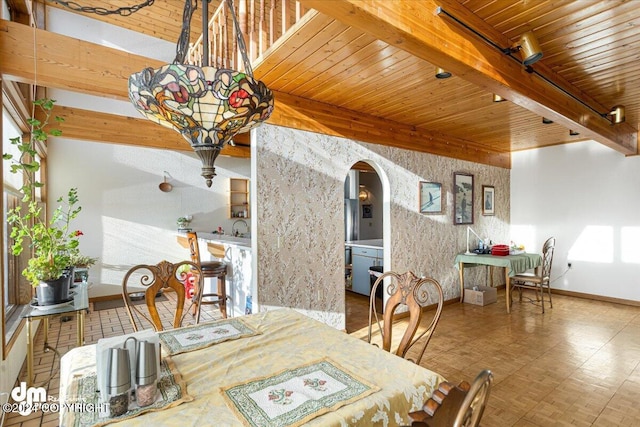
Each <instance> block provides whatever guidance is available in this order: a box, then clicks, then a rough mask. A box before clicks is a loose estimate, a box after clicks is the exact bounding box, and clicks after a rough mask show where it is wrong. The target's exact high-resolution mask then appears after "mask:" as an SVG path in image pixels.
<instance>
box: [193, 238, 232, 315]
mask: <svg viewBox="0 0 640 427" xmlns="http://www.w3.org/2000/svg"><path fill="white" fill-rule="evenodd" d="M187 241H188V242H189V252H190V256H191V262H193V263H194V264H196V265H197V266H198V267H199V269H200V271H201V275H202V279H203V281H202V283H204V279H210V278H212V279H216V281H217V291H216V292H210V293H204V288H203V287H199V288H198V287H196V289H195V294H196V296H197V297H196V298H194V301H195V306H194V308H195V310H196V319H197V320H198V321H200V312H201V310H202V305H203V304H217V305H218V307H219V308H220V314H222V318H224V319H226V318H227V299H228V297H227V286H226V279H227V264H226V263H224V262H222V261H204V262H203V261H202V259H201V257H200V246H199V245H198V235H197V234H196V233H195V232H191V231H190V232H188V233H187Z"/></svg>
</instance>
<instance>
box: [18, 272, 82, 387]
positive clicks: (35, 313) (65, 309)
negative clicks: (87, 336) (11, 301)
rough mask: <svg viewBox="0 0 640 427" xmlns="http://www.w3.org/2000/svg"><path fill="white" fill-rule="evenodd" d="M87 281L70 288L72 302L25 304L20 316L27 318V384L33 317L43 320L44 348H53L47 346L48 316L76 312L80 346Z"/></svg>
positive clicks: (31, 356)
mask: <svg viewBox="0 0 640 427" xmlns="http://www.w3.org/2000/svg"><path fill="white" fill-rule="evenodd" d="M87 287H88V285H87V283H84V282H83V283H80V284H78V285H77V286H76V287H75V288H73V289H71V290H72V291H73V292H74V295H73V303H71V302H69V303H68V304H65V305H61V306H56V307H54V308H50V309H46V310H45V309H41V308H33V307H31V306H26V307H25V308H24V309H23V310H22V313H21V314H20V317H22V318H23V319H27V385H29V386H30V385H32V383H33V338H34V337H33V332H32V330H31V323H32V322H33V320H34V319H42V320H43V321H44V350H45V351H47V350H55V349H54V348H52V347H50V346H49V342H48V335H49V318H51V317H53V316H58V315H62V314H67V313H73V312H75V313H76V320H77V323H76V345H77V346H78V347H81V346H82V345H83V344H84V314H85V311H87V310H88V309H89V294H88V292H87Z"/></svg>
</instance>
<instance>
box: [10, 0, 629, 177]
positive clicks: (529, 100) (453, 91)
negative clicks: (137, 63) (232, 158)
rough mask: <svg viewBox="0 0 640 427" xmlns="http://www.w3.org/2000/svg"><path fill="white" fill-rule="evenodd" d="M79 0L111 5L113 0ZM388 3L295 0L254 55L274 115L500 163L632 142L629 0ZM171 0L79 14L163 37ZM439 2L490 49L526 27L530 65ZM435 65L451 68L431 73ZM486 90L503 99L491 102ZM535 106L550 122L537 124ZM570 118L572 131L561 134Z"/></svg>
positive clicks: (177, 8) (178, 4) (173, 25)
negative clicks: (272, 94) (300, 11)
mask: <svg viewBox="0 0 640 427" xmlns="http://www.w3.org/2000/svg"><path fill="white" fill-rule="evenodd" d="M262 1H266V2H267V3H269V2H270V1H275V0H262ZM16 2H18V3H20V2H19V1H18V0H12V1H11V3H16ZM78 2H79V3H81V4H82V5H83V6H84V5H86V6H98V5H99V6H101V7H105V8H111V7H114V6H122V1H117V0H107V1H104V0H103V1H99V0H82V1H78ZM128 3H131V2H128ZM134 3H135V2H134ZM212 3H214V4H213V5H212V6H211V7H210V8H215V7H217V4H215V3H218V2H215V1H214V2H212ZM250 3H255V4H258V3H260V1H258V0H255V1H254V2H251V1H250ZM371 3H372V4H371ZM398 3H399V2H397V1H388V2H387V1H385V0H378V1H374V2H364V1H360V0H333V1H327V0H302V1H301V4H302V5H303V6H304V7H307V8H315V9H317V10H318V11H319V13H318V12H315V11H312V12H311V13H313V14H314V15H309V16H312V18H309V19H307V20H305V22H304V24H301V25H300V26H299V27H296V29H295V31H292V32H290V33H288V34H287V37H286V38H283V39H281V40H280V41H278V42H276V44H274V45H273V46H271V48H270V49H269V50H268V51H267V52H265V54H263V55H262V56H261V57H259V58H258V59H257V60H255V61H254V70H255V74H256V76H257V77H258V78H260V79H261V80H263V81H265V83H267V85H268V86H269V87H270V88H271V89H273V90H274V91H276V101H277V104H276V113H275V114H274V117H273V118H272V120H274V121H275V122H276V123H277V124H280V125H284V126H291V127H300V128H303V129H310V130H317V131H321V132H326V133H332V134H336V135H343V136H346V137H352V138H356V139H362V140H365V141H371V142H375V143H382V144H389V145H395V146H400V147H404V148H410V149H416V150H419V151H426V152H435V153H437V154H443V155H449V156H452V157H459V158H463V159H466V160H476V157H477V160H478V161H481V162H483V163H488V164H495V165H498V166H503V167H509V161H508V157H507V160H505V157H504V155H505V154H506V155H507V156H508V154H509V153H510V152H512V151H517V150H524V149H530V148H536V147H544V146H551V145H557V144H564V143H569V142H574V141H579V140H583V139H595V140H597V141H599V142H602V143H604V144H606V145H608V146H610V147H612V148H614V149H616V150H618V151H620V152H622V153H624V154H635V153H636V152H637V148H636V147H637V139H638V136H637V129H638V127H639V121H640V61H639V59H640V31H639V29H638V28H639V26H640V7H638V5H637V2H634V1H632V2H625V1H614V0H609V1H606V2H604V1H599V0H580V1H568V0H559V1H558V0H537V1H535V2H531V1H514V0H493V1H490V0H489V1H487V0H457V1H456V0H442V1H438V2H436V1H432V0H426V1H420V2H402V3H404V4H407V5H408V6H406V7H405V8H404V10H401V9H402V8H399V7H396V6H397V5H398ZM47 5H50V3H49V2H47ZM51 5H53V4H51ZM182 5H183V1H182V0H166V1H156V2H155V3H154V5H153V6H151V7H148V8H145V9H143V10H142V11H141V12H138V13H137V14H134V15H131V16H127V17H120V16H113V15H107V16H98V15H93V14H92V15H87V16H88V17H90V18H94V19H100V20H103V21H106V22H109V23H111V24H114V25H119V26H123V27H126V28H128V29H131V30H134V31H139V32H142V33H145V34H147V35H151V36H154V37H159V38H162V39H164V40H169V41H175V40H176V38H177V34H178V33H179V31H180V25H181V19H182ZM437 6H442V7H443V8H444V9H445V10H447V11H450V12H451V13H452V14H454V15H455V16H456V17H458V18H459V19H460V20H461V21H463V22H464V23H465V24H466V25H468V26H470V27H471V28H473V30H475V31H477V32H480V33H481V34H483V35H484V36H485V37H486V38H488V39H490V40H492V41H494V42H495V43H496V44H498V45H499V46H502V47H506V46H508V45H510V44H511V42H514V41H516V40H517V39H518V38H519V37H520V35H521V34H522V33H524V32H525V31H529V30H532V31H533V32H534V33H535V35H536V37H537V39H538V41H539V42H540V45H541V48H542V51H543V52H544V56H543V58H542V59H541V60H540V61H539V62H537V63H536V64H534V65H532V67H531V68H532V69H533V70H534V71H535V72H534V73H530V72H527V70H526V69H525V67H524V66H522V65H521V64H519V63H517V62H516V61H513V60H512V58H509V57H508V56H507V55H505V54H504V53H501V52H499V51H498V49H496V48H495V47H492V46H490V45H489V44H488V43H487V42H486V40H482V39H481V38H479V37H478V36H477V35H474V34H473V32H472V31H470V30H469V29H468V28H464V26H463V25H460V24H459V23H456V22H454V21H453V20H452V19H450V18H449V17H446V16H442V15H437V14H436V8H437ZM409 12H410V13H409ZM291 15H293V14H291ZM396 18H397V22H396V21H394V19H396ZM292 19H293V18H292ZM198 20H199V18H194V21H193V22H198ZM149 22H153V25H150V24H149ZM194 25H195V24H194ZM436 30H437V31H436ZM436 32H437V33H438V34H436ZM192 39H194V34H193V31H192ZM430 39H432V40H435V41H437V43H436V42H433V41H430ZM514 57H519V56H518V54H514ZM436 65H439V66H445V68H447V69H449V70H450V71H452V72H453V76H452V77H451V78H449V79H443V80H439V79H436V78H434V71H435V67H436ZM529 71H531V70H529ZM548 81H552V82H554V83H555V85H552V84H549V83H548ZM558 87H560V88H562V90H560V89H558ZM493 93H498V94H500V95H502V96H504V97H505V98H507V99H508V100H510V101H511V102H500V103H494V102H493V101H492V97H493ZM615 105H624V106H625V108H626V122H625V123H623V124H619V125H612V124H610V122H609V121H608V120H607V119H605V118H603V117H600V114H601V113H606V112H608V111H609V110H610V109H611V107H613V106H615ZM294 110H296V111H297V112H295V111H294ZM543 115H544V116H546V117H550V118H552V119H553V121H554V123H552V124H543V123H542V116H543ZM311 122H315V124H311ZM569 129H573V130H577V131H579V133H580V135H575V136H570V135H569ZM168 148H169V147H168Z"/></svg>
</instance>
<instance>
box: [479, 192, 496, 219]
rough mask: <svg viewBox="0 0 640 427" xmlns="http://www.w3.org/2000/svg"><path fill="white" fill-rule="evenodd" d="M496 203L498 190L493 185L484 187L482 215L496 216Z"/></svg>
mask: <svg viewBox="0 0 640 427" xmlns="http://www.w3.org/2000/svg"><path fill="white" fill-rule="evenodd" d="M495 203H496V189H495V188H494V187H493V186H492V185H483V186H482V215H487V216H488V215H494V214H495V212H496V211H495V207H496V205H495Z"/></svg>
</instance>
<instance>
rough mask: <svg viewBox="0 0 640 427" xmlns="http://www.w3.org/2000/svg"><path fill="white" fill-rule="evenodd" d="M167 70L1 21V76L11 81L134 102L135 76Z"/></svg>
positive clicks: (106, 49)
mask: <svg viewBox="0 0 640 427" xmlns="http://www.w3.org/2000/svg"><path fill="white" fill-rule="evenodd" d="M34 39H35V40H34ZM34 46H35V48H34ZM161 65H163V63H162V62H161V61H158V60H155V59H151V58H145V57H143V56H139V55H134V54H131V53H127V52H123V51H119V50H117V49H112V48H109V47H106V46H101V45H98V44H95V43H89V42H86V41H82V40H78V39H74V38H72V37H68V36H64V35H61V34H55V33H51V32H48V31H45V30H40V29H34V28H31V27H29V26H26V25H22V24H18V23H15V22H11V21H6V20H0V73H1V74H2V76H3V78H5V79H7V80H14V81H19V82H23V83H30V84H36V85H38V86H43V87H50V88H58V89H65V90H70V91H74V92H81V93H86V94H89V95H94V96H103V97H107V98H114V99H120V100H127V101H128V100H129V95H128V93H127V87H128V84H127V82H128V80H129V76H130V75H131V74H133V73H137V72H138V71H140V70H143V69H144V68H147V67H153V68H157V67H159V66H161Z"/></svg>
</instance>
